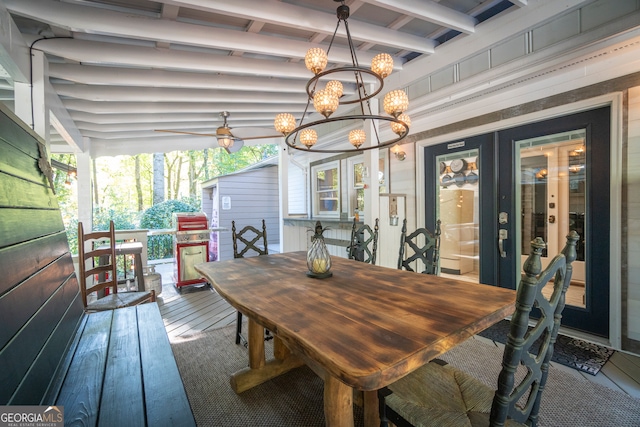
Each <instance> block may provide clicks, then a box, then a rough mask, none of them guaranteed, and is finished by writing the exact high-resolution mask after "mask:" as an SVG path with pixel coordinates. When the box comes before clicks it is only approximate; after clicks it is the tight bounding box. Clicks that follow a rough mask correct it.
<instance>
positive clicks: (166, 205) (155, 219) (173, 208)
mask: <svg viewBox="0 0 640 427" xmlns="http://www.w3.org/2000/svg"><path fill="white" fill-rule="evenodd" d="M191 203H192V200H190V199H182V200H167V201H164V202H162V203H158V204H157V205H155V206H151V207H150V208H149V209H147V210H146V211H144V212H143V213H142V218H140V227H142V228H149V229H158V228H171V227H172V224H171V218H172V215H173V213H174V212H198V211H199V210H200V206H199V204H198V205H194V204H191Z"/></svg>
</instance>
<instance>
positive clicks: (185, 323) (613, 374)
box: [156, 264, 640, 398]
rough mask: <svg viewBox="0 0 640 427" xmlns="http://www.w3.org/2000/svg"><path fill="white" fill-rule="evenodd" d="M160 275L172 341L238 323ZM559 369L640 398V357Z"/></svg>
mask: <svg viewBox="0 0 640 427" xmlns="http://www.w3.org/2000/svg"><path fill="white" fill-rule="evenodd" d="M156 271H157V272H158V273H160V274H162V284H163V286H162V293H161V294H160V296H159V297H158V305H159V306H160V313H161V314H162V318H163V320H164V325H165V328H166V329H167V334H168V335H169V341H172V340H174V339H176V338H177V337H181V336H187V335H191V334H193V333H194V332H199V331H206V330H211V329H216V328H220V327H223V326H227V325H230V324H233V323H235V320H236V310H235V309H234V308H233V307H231V306H230V305H229V304H228V303H227V302H226V301H225V300H224V299H222V297H220V295H218V294H217V293H216V292H215V291H214V290H212V289H211V288H210V287H209V286H205V285H203V286H200V287H185V288H183V289H182V293H178V291H177V290H176V287H175V286H174V285H173V278H172V266H171V264H159V265H157V266H156ZM555 366H556V367H558V368H559V369H563V370H565V371H566V372H569V373H571V374H572V375H580V376H582V377H584V378H587V379H588V380H589V381H593V382H597V383H600V384H603V385H605V386H607V387H610V388H613V389H616V390H620V391H623V392H625V393H627V394H629V395H631V396H633V397H636V398H640V357H637V356H634V355H630V354H626V353H622V352H616V353H615V354H614V355H613V356H612V357H611V359H609V361H608V362H607V363H606V364H605V365H604V367H603V368H602V369H601V371H600V372H599V373H598V375H595V376H594V375H589V374H586V373H581V372H578V371H576V370H575V369H571V368H568V367H566V366H562V365H559V364H555Z"/></svg>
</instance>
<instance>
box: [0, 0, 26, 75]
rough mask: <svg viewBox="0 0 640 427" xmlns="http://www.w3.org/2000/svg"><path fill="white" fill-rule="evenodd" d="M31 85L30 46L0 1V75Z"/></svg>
mask: <svg viewBox="0 0 640 427" xmlns="http://www.w3.org/2000/svg"><path fill="white" fill-rule="evenodd" d="M3 69H4V71H6V74H8V75H9V77H10V78H11V79H12V80H13V81H16V82H21V83H29V82H30V80H29V45H28V44H27V42H26V41H25V40H24V38H23V37H22V35H21V34H20V30H18V27H17V26H16V24H15V22H13V18H12V17H11V15H10V14H9V11H8V10H7V8H6V6H5V5H4V4H3V3H2V2H1V1H0V74H3Z"/></svg>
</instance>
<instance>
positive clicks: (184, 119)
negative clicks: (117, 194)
mask: <svg viewBox="0 0 640 427" xmlns="http://www.w3.org/2000/svg"><path fill="white" fill-rule="evenodd" d="M71 117H72V118H73V120H74V121H75V122H76V124H77V125H78V127H81V126H82V124H96V125H118V124H144V123H169V122H180V123H185V124H189V123H198V122H208V123H209V124H213V125H216V126H219V125H220V124H222V122H223V120H222V118H221V117H220V115H219V113H182V112H180V113H171V114H165V113H156V114H153V113H139V114H92V113H87V112H84V111H71ZM273 118H274V114H273V113H259V112H258V113H235V112H234V113H232V115H231V117H230V119H229V120H230V121H231V122H233V123H238V122H246V121H249V122H252V121H254V120H267V121H268V120H271V121H272V122H273Z"/></svg>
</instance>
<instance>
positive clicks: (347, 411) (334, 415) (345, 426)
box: [324, 374, 353, 427]
mask: <svg viewBox="0 0 640 427" xmlns="http://www.w3.org/2000/svg"><path fill="white" fill-rule="evenodd" d="M324 418H325V422H326V425H327V426H328V427H353V389H352V388H351V387H349V386H348V385H346V384H345V383H343V382H342V381H339V380H338V379H337V378H335V377H334V376H332V375H329V374H327V375H326V376H325V379H324Z"/></svg>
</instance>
